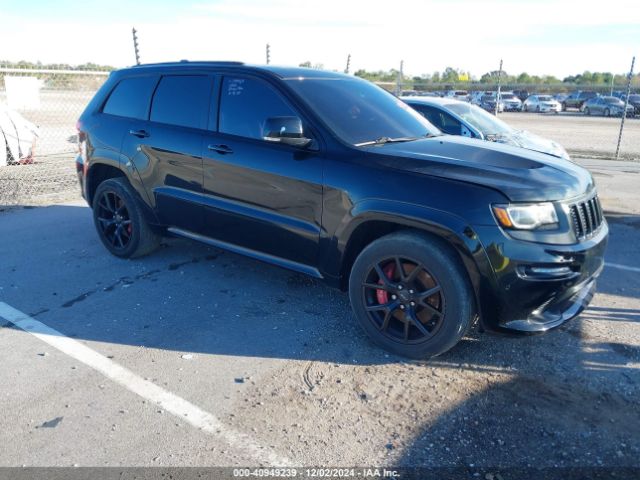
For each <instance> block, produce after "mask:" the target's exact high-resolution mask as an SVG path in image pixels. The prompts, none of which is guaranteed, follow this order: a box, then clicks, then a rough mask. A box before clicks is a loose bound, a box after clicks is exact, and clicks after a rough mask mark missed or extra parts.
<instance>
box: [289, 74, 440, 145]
mask: <svg viewBox="0 0 640 480" xmlns="http://www.w3.org/2000/svg"><path fill="white" fill-rule="evenodd" d="M286 82H287V84H288V85H289V86H290V87H291V88H292V89H293V90H294V91H295V92H296V93H298V94H299V95H300V96H301V97H302V99H303V100H305V101H306V102H307V103H308V104H309V106H310V107H311V108H312V109H313V111H314V112H315V113H316V114H317V115H318V116H319V117H320V118H321V120H322V121H324V123H325V124H326V125H327V126H328V127H329V128H330V129H331V130H333V132H334V133H335V134H336V135H337V136H338V137H339V138H340V139H342V140H343V141H345V142H347V143H350V144H352V145H356V144H360V143H364V142H369V141H373V140H376V139H381V138H388V139H394V138H404V139H413V138H420V137H425V136H427V135H440V133H441V132H440V130H438V129H437V128H436V127H434V126H433V125H432V124H431V123H429V122H428V121H427V120H426V119H425V118H424V117H423V116H422V115H420V114H419V113H418V112H416V111H415V110H414V109H412V108H411V107H409V106H408V105H407V104H406V103H404V102H403V101H402V100H400V99H398V98H396V97H394V96H393V95H391V94H390V93H388V92H386V91H385V90H383V89H382V88H380V87H378V86H376V85H374V84H373V83H370V82H368V81H366V80H360V79H358V78H345V79H342V78H318V79H316V78H312V79H310V78H292V79H287V80H286Z"/></svg>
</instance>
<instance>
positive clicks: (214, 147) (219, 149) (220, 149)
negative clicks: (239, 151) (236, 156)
mask: <svg viewBox="0 0 640 480" xmlns="http://www.w3.org/2000/svg"><path fill="white" fill-rule="evenodd" d="M207 148H208V149H209V150H213V151H214V152H218V153H221V154H223V155H224V154H225V153H233V150H232V149H231V148H230V147H228V146H227V145H208V146H207Z"/></svg>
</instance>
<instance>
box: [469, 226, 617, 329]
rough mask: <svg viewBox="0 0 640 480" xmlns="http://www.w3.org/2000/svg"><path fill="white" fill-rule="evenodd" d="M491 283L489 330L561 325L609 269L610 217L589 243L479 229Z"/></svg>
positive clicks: (486, 309)
mask: <svg viewBox="0 0 640 480" xmlns="http://www.w3.org/2000/svg"><path fill="white" fill-rule="evenodd" d="M476 232H477V233H478V236H479V238H480V240H481V242H482V244H483V245H484V247H485V253H486V255H487V258H488V262H487V263H488V268H490V270H491V271H490V272H483V273H484V275H483V276H484V278H491V279H492V284H491V285H490V286H487V287H485V288H484V289H482V290H481V291H480V294H479V301H480V310H481V322H482V326H483V328H484V329H485V330H489V331H499V332H520V333H536V332H544V331H546V330H549V329H552V328H555V327H557V326H559V325H562V324H563V323H565V322H566V321H568V320H570V319H572V318H574V317H576V316H577V315H578V314H580V312H582V311H583V310H584V309H585V308H586V307H587V306H588V304H589V302H590V301H591V299H592V298H593V295H594V293H595V288H596V279H597V278H598V276H599V275H600V272H601V271H602V269H603V267H604V252H605V249H606V245H607V240H608V236H609V229H608V226H607V223H606V221H605V222H603V223H602V225H601V226H600V227H599V229H598V230H597V231H596V232H595V234H594V235H593V236H592V237H591V238H589V239H588V240H586V241H583V242H580V243H577V244H573V245H552V244H542V243H533V242H526V241H521V240H516V239H514V238H511V237H509V236H508V234H506V233H504V232H503V231H502V230H501V229H500V228H498V227H477V229H476Z"/></svg>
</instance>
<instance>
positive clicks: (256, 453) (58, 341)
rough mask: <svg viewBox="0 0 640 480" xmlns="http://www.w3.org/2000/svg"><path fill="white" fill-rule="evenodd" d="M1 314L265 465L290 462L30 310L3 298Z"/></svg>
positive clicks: (44, 340)
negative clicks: (50, 325)
mask: <svg viewBox="0 0 640 480" xmlns="http://www.w3.org/2000/svg"><path fill="white" fill-rule="evenodd" d="M0 317H2V318H4V319H5V320H7V321H9V322H11V323H12V324H14V325H15V326H16V327H18V328H20V329H22V330H24V331H25V332H27V333H30V334H31V335H33V336H34V337H37V338H38V339H40V340H42V341H43V342H46V343H48V344H49V345H51V346H52V347H54V348H56V349H58V350H60V351H61V352H62V353H64V354H66V355H68V356H70V357H72V358H74V359H76V360H78V361H79V362H82V363H84V364H85V365H87V366H89V367H91V368H93V369H94V370H97V371H98V372H100V373H102V374H103V375H104V376H106V377H108V378H110V379H111V380H113V381H114V382H116V383H118V384H120V385H122V386H123V387H125V388H126V389H127V390H130V391H131V392H133V393H135V394H137V395H139V396H141V397H142V398H144V399H146V400H148V401H150V402H153V403H154V404H156V405H158V406H160V407H162V408H163V409H165V410H166V411H167V412H170V413H172V414H173V415H175V416H176V417H180V418H181V419H182V420H184V421H185V422H187V423H189V424H191V425H193V426H194V427H196V428H199V429H200V430H202V431H203V432H206V433H208V434H210V435H213V436H216V437H219V438H220V439H221V440H223V441H224V442H226V443H227V444H228V445H229V446H230V447H231V448H233V449H234V450H235V451H236V452H242V453H245V454H246V455H248V456H250V457H251V458H252V459H254V460H255V461H258V462H259V463H261V464H263V465H269V466H288V465H290V462H289V460H288V459H286V458H284V457H281V456H279V455H278V454H276V453H275V452H273V451H271V450H270V449H268V448H264V447H262V446H260V445H258V444H257V443H255V442H254V441H253V439H252V438H250V437H249V436H248V435H246V434H244V433H241V432H238V431H236V430H234V429H232V428H229V427H227V426H225V425H224V424H223V423H222V422H220V420H218V419H217V418H216V417H215V416H214V415H212V414H211V413H209V412H205V411H204V410H202V409H201V408H199V407H197V406H196V405H194V404H192V403H190V402H188V401H187V400H185V399H183V398H180V397H178V396H177V395H175V394H173V393H171V392H169V391H167V390H164V389H163V388H161V387H159V386H157V385H156V384H155V383H152V382H150V381H148V380H144V379H143V378H141V377H139V376H138V375H136V374H135V373H133V372H131V371H130V370H127V369H126V368H124V367H123V366H121V365H118V364H117V363H115V362H114V361H112V360H110V359H108V358H107V357H105V356H103V355H100V354H99V353H98V352H96V351H95V350H92V349H91V348H89V347H87V346H86V345H84V344H82V343H80V342H79V341H77V340H73V339H71V338H69V337H66V336H64V335H63V334H62V333H60V332H58V331H57V330H54V329H53V328H51V327H48V326H47V325H45V324H44V323H41V322H39V321H37V320H35V319H33V318H31V317H30V316H28V315H27V314H25V313H22V312H21V311H19V310H16V309H15V308H13V307H11V306H10V305H7V304H6V303H3V302H0Z"/></svg>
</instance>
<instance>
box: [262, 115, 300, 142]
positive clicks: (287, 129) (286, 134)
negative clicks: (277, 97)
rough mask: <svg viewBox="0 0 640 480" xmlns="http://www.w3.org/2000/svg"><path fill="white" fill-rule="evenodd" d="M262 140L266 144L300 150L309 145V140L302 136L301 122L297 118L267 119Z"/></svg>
mask: <svg viewBox="0 0 640 480" xmlns="http://www.w3.org/2000/svg"><path fill="white" fill-rule="evenodd" d="M262 138H263V139H264V140H266V141H268V142H278V143H284V144H285V145H292V146H294V147H301V148H304V147H306V146H308V145H309V144H310V143H311V139H310V138H306V137H305V136H304V133H303V131H302V121H301V120H300V119H299V118H298V117H271V118H267V121H266V122H265V125H264V129H263V137H262Z"/></svg>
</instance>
